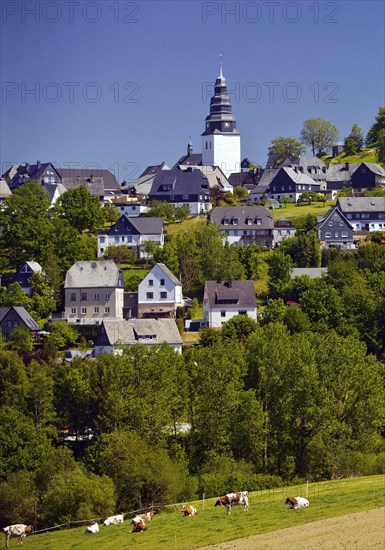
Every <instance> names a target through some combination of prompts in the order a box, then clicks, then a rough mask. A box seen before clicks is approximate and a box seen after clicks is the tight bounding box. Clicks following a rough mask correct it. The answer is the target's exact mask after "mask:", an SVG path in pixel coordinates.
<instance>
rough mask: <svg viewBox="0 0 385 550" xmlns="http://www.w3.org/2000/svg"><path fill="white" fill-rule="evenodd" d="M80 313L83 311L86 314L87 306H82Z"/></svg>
mask: <svg viewBox="0 0 385 550" xmlns="http://www.w3.org/2000/svg"><path fill="white" fill-rule="evenodd" d="M80 313H81V314H82V315H85V314H86V313H87V308H86V307H82V308H81V309H80Z"/></svg>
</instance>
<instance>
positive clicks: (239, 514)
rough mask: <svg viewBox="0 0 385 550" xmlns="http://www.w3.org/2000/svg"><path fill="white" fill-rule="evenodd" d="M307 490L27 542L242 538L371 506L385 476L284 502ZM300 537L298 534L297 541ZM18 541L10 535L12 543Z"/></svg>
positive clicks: (104, 544) (108, 549)
mask: <svg viewBox="0 0 385 550" xmlns="http://www.w3.org/2000/svg"><path fill="white" fill-rule="evenodd" d="M289 495H292V496H297V495H302V496H306V485H305V484H303V485H301V486H298V485H297V486H291V487H285V488H280V489H271V490H264V491H259V492H254V493H250V510H249V512H248V513H244V512H243V509H242V508H241V507H234V508H233V509H232V511H231V515H230V516H227V515H226V512H225V509H224V508H223V507H214V502H215V499H207V500H206V501H205V502H204V503H203V501H199V502H196V503H192V504H194V505H196V506H197V508H198V509H199V510H200V513H199V515H197V516H195V517H183V516H182V512H181V505H182V503H180V504H175V505H173V506H169V507H167V509H165V510H164V511H162V512H161V513H160V514H157V515H155V517H154V519H153V521H152V522H151V523H150V524H149V528H148V531H146V532H145V533H131V525H130V518H132V517H133V516H134V512H131V513H128V514H127V519H126V520H125V523H124V524H123V525H117V526H115V525H113V526H110V527H103V526H101V527H100V532H99V533H97V534H95V535H87V536H86V535H84V534H83V533H84V526H83V527H79V528H75V529H66V530H59V531H52V532H49V533H47V532H46V533H42V534H38V535H34V536H31V537H28V538H27V539H26V540H25V542H24V548H27V549H28V550H37V549H41V548H44V549H45V550H56V549H57V550H70V549H75V548H76V550H83V549H84V550H86V549H91V548H92V549H94V548H100V549H102V548H103V549H104V550H112V549H117V548H118V549H119V550H125V549H131V548H138V549H140V550H154V549H157V550H158V549H159V550H188V549H194V548H200V547H203V546H207V545H209V544H215V543H220V542H225V541H229V540H234V539H239V538H243V537H247V536H251V535H258V534H262V533H268V532H271V531H275V530H277V529H283V528H285V527H293V526H297V525H303V524H306V523H309V522H313V521H317V520H321V519H327V518H331V517H336V516H342V515H346V514H351V513H354V512H360V511H364V510H371V509H374V508H378V507H380V506H384V504H385V483H384V476H370V477H364V478H349V479H342V480H337V481H328V482H322V483H314V484H313V483H311V484H309V487H308V499H309V501H310V506H309V507H308V508H305V509H302V510H295V511H294V510H289V509H288V508H287V506H286V505H285V504H284V501H285V499H286V497H287V496H289ZM300 544H301V541H300V540H298V545H300ZM16 545H17V542H16V541H11V545H10V546H11V548H12V547H13V546H14V547H16Z"/></svg>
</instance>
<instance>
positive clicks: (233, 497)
mask: <svg viewBox="0 0 385 550" xmlns="http://www.w3.org/2000/svg"><path fill="white" fill-rule="evenodd" d="M236 504H241V505H242V506H243V510H244V512H247V511H248V510H249V493H248V492H247V491H239V492H238V493H228V494H227V495H225V496H223V497H220V498H218V500H217V501H216V503H215V505H214V506H221V505H223V506H225V507H226V510H227V515H229V514H230V512H231V507H232V506H234V505H236Z"/></svg>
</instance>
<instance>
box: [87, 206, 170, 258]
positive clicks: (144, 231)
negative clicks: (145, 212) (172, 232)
mask: <svg viewBox="0 0 385 550" xmlns="http://www.w3.org/2000/svg"><path fill="white" fill-rule="evenodd" d="M146 241H152V242H154V243H156V244H158V245H159V246H160V247H163V244H164V229H163V218H128V217H127V216H126V215H125V214H123V215H122V216H121V217H120V218H119V219H118V221H117V222H116V223H114V224H112V225H111V227H110V228H109V229H108V230H107V231H105V232H104V233H101V234H99V235H98V257H99V258H100V257H102V256H104V254H105V253H106V251H107V249H108V247H109V246H119V245H125V246H127V247H128V248H130V249H132V250H134V251H135V253H136V255H137V257H138V258H145V257H146V251H145V246H144V243H145V242H146Z"/></svg>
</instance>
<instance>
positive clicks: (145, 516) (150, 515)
mask: <svg viewBox="0 0 385 550" xmlns="http://www.w3.org/2000/svg"><path fill="white" fill-rule="evenodd" d="M154 514H155V512H154V511H153V510H151V511H150V512H145V513H144V514H138V515H137V516H136V517H137V518H141V519H142V520H143V521H151V520H152V518H153V517H154Z"/></svg>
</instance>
